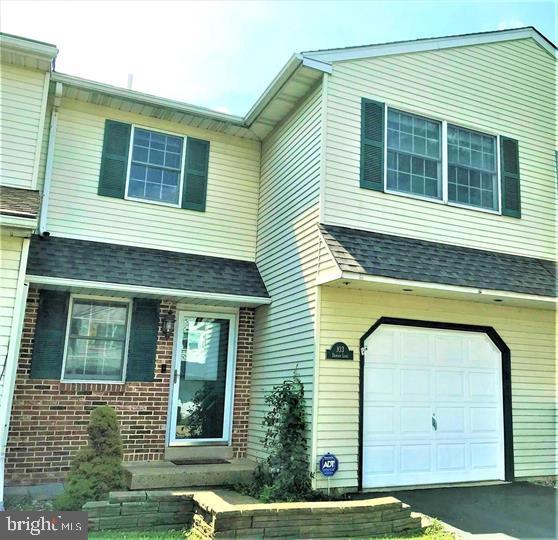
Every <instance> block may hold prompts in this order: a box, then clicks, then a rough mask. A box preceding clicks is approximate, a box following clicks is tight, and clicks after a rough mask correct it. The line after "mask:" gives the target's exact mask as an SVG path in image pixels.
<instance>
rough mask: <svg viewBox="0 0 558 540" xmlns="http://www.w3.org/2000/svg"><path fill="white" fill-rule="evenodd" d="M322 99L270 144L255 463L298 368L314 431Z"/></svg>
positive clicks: (265, 161) (252, 435)
mask: <svg viewBox="0 0 558 540" xmlns="http://www.w3.org/2000/svg"><path fill="white" fill-rule="evenodd" d="M321 98H322V95H321V88H317V89H315V90H314V91H313V92H312V94H311V95H310V96H309V97H308V98H307V99H306V100H305V101H304V102H303V103H302V104H301V105H300V106H299V107H298V109H297V110H296V111H294V112H293V114H292V115H291V116H290V117H289V118H288V119H287V120H286V121H285V122H284V123H283V124H282V125H281V126H280V127H279V128H278V129H277V130H276V131H275V132H273V133H272V134H271V135H270V136H269V137H268V138H267V139H266V140H265V141H264V142H263V144H262V171H261V188H260V213H259V219H258V249H257V258H256V261H257V263H258V268H259V270H260V272H261V274H262V277H263V279H264V281H265V284H266V287H267V290H268V291H269V293H270V295H271V297H272V299H273V302H272V304H271V305H270V306H265V307H261V308H258V309H257V310H256V321H255V337H254V345H255V348H254V359H253V367H252V390H251V402H250V424H249V439H248V455H249V456H250V457H258V456H261V455H262V448H261V441H260V440H261V438H262V436H263V435H264V431H263V427H262V425H261V421H262V417H263V415H264V414H265V411H266V409H265V405H264V397H265V394H266V392H269V391H270V390H271V389H272V387H273V386H274V385H276V384H280V383H281V382H282V381H283V380H285V379H286V378H289V377H291V376H292V375H293V372H294V370H295V369H297V370H298V374H299V376H300V378H301V379H302V381H303V383H304V391H305V397H306V399H307V404H308V407H307V411H308V417H307V419H308V422H309V425H311V406H310V405H311V399H312V383H313V366H314V311H315V296H316V294H315V287H314V284H315V276H316V271H317V264H318V251H319V237H318V229H317V222H318V219H319V217H318V216H319V208H318V199H319V189H320V156H321V136H322V134H321V123H320V119H321Z"/></svg>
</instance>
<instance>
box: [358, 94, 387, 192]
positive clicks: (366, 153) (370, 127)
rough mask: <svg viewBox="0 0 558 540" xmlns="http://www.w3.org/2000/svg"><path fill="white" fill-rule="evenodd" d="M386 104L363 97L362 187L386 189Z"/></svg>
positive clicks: (378, 189) (377, 189)
mask: <svg viewBox="0 0 558 540" xmlns="http://www.w3.org/2000/svg"><path fill="white" fill-rule="evenodd" d="M384 122H385V118H384V104H383V103H379V102H377V101H372V100H370V99H365V98H363V99H362V111H361V144H360V187H363V188H366V189H373V190H376V191H383V190H384Z"/></svg>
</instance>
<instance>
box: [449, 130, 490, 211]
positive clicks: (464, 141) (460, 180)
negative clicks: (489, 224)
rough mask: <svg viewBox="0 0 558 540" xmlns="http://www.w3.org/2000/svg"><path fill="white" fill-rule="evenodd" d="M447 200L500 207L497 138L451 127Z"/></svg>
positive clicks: (476, 205)
mask: <svg viewBox="0 0 558 540" xmlns="http://www.w3.org/2000/svg"><path fill="white" fill-rule="evenodd" d="M448 201H450V202H453V203H458V204H464V205H466V206H475V207H478V208H485V209H488V210H497V209H498V174H497V172H496V137H494V136H492V135H484V134H482V133H477V132H475V131H470V130H468V129H463V128H460V127H457V126H448Z"/></svg>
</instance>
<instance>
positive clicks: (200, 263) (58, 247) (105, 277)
mask: <svg viewBox="0 0 558 540" xmlns="http://www.w3.org/2000/svg"><path fill="white" fill-rule="evenodd" d="M26 279H27V282H28V283H30V284H34V285H37V286H40V287H41V288H51V289H60V290H69V291H71V292H73V293H75V294H94V295H100V296H124V297H151V298H167V299H169V300H172V301H175V302H183V303H188V304H210V305H228V306H239V307H242V306H259V305H265V304H269V303H271V299H270V297H269V295H268V293H267V290H266V288H265V285H264V284H263V280H262V278H261V276H260V274H259V272H258V268H257V266H256V264H255V263H254V262H251V261H240V260H233V259H224V258H219V257H208V256H202V255H193V254H190V253H177V252H170V251H163V250H155V249H147V248H140V247H136V246H126V245H119V244H108V243H103V242H90V241H86V240H77V239H72V238H62V237H49V238H47V239H41V238H39V237H37V236H34V237H33V238H32V240H31V246H30V250H29V263H28V266H27V276H26Z"/></svg>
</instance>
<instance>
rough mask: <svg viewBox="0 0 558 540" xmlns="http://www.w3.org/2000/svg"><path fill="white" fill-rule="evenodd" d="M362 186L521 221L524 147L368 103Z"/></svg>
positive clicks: (505, 138)
mask: <svg viewBox="0 0 558 540" xmlns="http://www.w3.org/2000/svg"><path fill="white" fill-rule="evenodd" d="M360 186H361V187H362V188H365V189H370V190H374V191H383V192H387V193H393V194H401V195H406V196H409V197H413V198H418V199H423V200H430V201H433V202H436V203H440V204H447V205H452V206H460V207H465V208H472V209H476V210H482V211H485V212H492V213H498V214H502V215H504V216H508V217H515V218H521V186H520V160H519V142H518V141H517V140H516V139H513V138H511V137H509V136H507V135H493V134H489V133H482V132H480V131H476V130H474V129H469V128H465V127H462V126H458V125H455V124H452V123H450V122H448V121H447V120H443V119H434V118H427V117H424V116H421V115H418V114H414V113H410V112H407V111H402V110H399V109H395V108H392V107H389V106H388V105H387V104H386V103H382V102H380V101H374V100H371V99H367V98H363V99H362V110H361V153H360Z"/></svg>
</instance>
